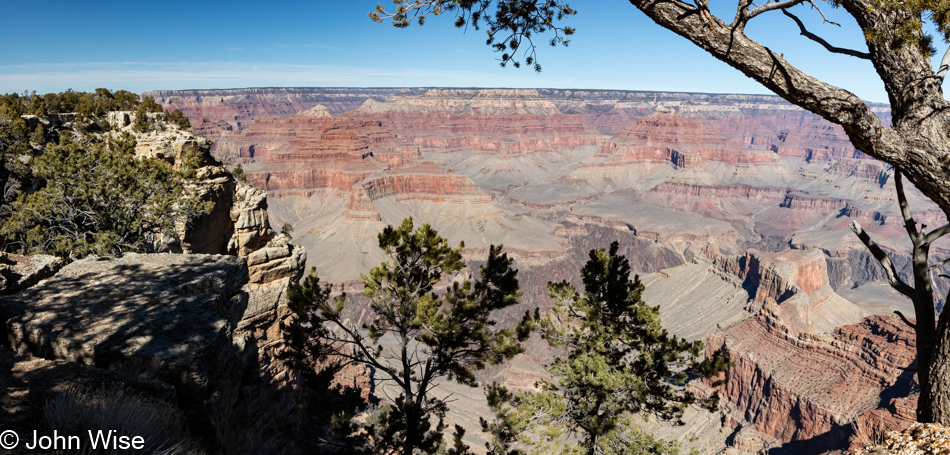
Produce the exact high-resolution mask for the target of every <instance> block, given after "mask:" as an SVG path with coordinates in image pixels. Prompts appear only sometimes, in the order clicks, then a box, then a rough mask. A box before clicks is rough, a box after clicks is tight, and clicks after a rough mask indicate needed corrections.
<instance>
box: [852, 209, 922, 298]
mask: <svg viewBox="0 0 950 455" xmlns="http://www.w3.org/2000/svg"><path fill="white" fill-rule="evenodd" d="M851 230H852V231H854V234H855V235H857V236H858V238H859V239H860V240H861V243H864V246H866V247H867V249H868V251H870V252H871V255H872V256H874V258H875V259H877V260H878V262H880V263H881V266H882V267H884V273H885V274H886V275H887V281H888V283H890V285H891V287H893V288H894V289H896V290H897V292H900V293H901V294H904V295H905V296H907V297H909V298H911V299H913V295H914V289H913V288H911V287H910V286H908V285H907V283H905V282H904V280H901V278H900V277H899V276H897V270H896V269H895V268H894V263H893V262H891V259H890V258H889V257H887V253H885V252H884V250H882V249H881V247H880V246H878V245H877V243H874V240H871V237H870V236H869V235H868V233H867V232H864V229H862V228H861V225H860V224H858V222H857V221H852V222H851Z"/></svg>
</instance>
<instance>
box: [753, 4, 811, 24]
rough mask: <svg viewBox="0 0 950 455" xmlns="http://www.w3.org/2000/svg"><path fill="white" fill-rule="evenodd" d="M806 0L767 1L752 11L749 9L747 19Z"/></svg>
mask: <svg viewBox="0 0 950 455" xmlns="http://www.w3.org/2000/svg"><path fill="white" fill-rule="evenodd" d="M805 1H806V0H785V1H781V2H775V3H766V4H764V5H762V6H757V7H755V9H753V10H752V11H749V13H748V14H746V15H745V20H746V21H748V20H749V19H752V18H753V17H755V16H758V15H759V14H762V13H767V12H769V11H775V10H777V9H781V10H784V9H785V8H791V7H793V6H795V5H799V4H802V3H805Z"/></svg>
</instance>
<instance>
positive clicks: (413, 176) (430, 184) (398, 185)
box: [362, 162, 491, 203]
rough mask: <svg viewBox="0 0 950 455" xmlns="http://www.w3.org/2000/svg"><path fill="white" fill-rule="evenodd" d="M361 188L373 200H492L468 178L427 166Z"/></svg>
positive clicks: (379, 178)
mask: <svg viewBox="0 0 950 455" xmlns="http://www.w3.org/2000/svg"><path fill="white" fill-rule="evenodd" d="M362 187H363V188H364V189H365V190H366V194H367V196H368V197H369V199H371V200H375V199H379V198H382V197H386V196H392V195H396V194H413V193H424V194H429V195H436V196H447V195H455V196H461V195H466V196H481V197H483V198H486V201H485V202H489V203H490V202H491V198H490V197H489V196H488V195H486V194H485V193H484V192H483V191H482V190H481V189H479V188H478V186H477V185H475V183H474V182H472V181H471V180H470V179H469V178H468V177H466V176H464V175H459V174H455V173H452V172H451V170H449V171H446V170H443V169H441V168H439V167H438V166H436V165H434V164H432V163H430V162H424V163H421V164H419V165H418V166H414V167H411V168H404V169H399V170H395V171H393V172H387V173H385V174H381V175H378V176H374V177H372V178H369V179H367V180H366V181H364V182H363V184H362Z"/></svg>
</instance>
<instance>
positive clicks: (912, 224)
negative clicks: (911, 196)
mask: <svg viewBox="0 0 950 455" xmlns="http://www.w3.org/2000/svg"><path fill="white" fill-rule="evenodd" d="M894 187H895V188H897V203H898V205H899V206H900V208H901V217H903V218H904V230H905V231H907V236H908V237H910V240H911V241H912V242H914V245H917V238H918V237H919V235H920V233H919V232H917V222H916V221H914V217H913V215H911V213H910V206H909V205H908V204H907V194H906V193H905V192H904V177H903V174H901V171H900V170H899V169H897V168H894Z"/></svg>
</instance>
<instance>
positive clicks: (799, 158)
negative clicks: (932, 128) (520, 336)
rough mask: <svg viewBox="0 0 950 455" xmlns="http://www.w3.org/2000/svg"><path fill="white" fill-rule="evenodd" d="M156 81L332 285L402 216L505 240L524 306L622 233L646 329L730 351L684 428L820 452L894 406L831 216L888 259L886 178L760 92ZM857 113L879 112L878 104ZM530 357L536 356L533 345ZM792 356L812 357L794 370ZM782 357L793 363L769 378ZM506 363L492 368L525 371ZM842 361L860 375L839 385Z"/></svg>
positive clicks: (828, 129) (479, 242)
mask: <svg viewBox="0 0 950 455" xmlns="http://www.w3.org/2000/svg"><path fill="white" fill-rule="evenodd" d="M157 95H159V98H160V101H161V102H163V103H164V104H165V105H166V106H168V107H177V108H181V109H182V110H183V112H185V113H186V115H189V117H190V118H191V119H192V123H193V124H194V125H196V129H197V130H198V131H207V132H208V134H210V135H212V138H213V139H214V140H215V146H214V150H213V153H214V154H215V156H216V157H218V158H219V159H222V160H223V161H225V162H227V163H230V165H232V166H233V165H236V164H240V165H241V166H242V169H243V171H244V173H245V174H246V176H247V180H248V182H249V183H250V184H252V185H254V186H255V187H257V188H260V189H261V190H263V191H265V192H266V193H267V195H268V201H269V203H268V207H267V209H268V210H269V213H270V216H271V218H272V220H273V222H274V223H275V225H279V224H283V223H290V224H291V225H292V226H293V235H294V237H295V241H296V242H299V243H301V244H302V245H304V246H305V247H306V248H307V249H308V251H310V252H311V254H310V255H308V262H307V267H310V266H314V267H316V268H317V271H318V274H320V276H321V277H322V278H323V279H325V280H328V281H329V282H332V283H339V284H340V285H342V287H343V288H344V289H346V290H348V291H353V290H358V289H359V284H358V277H359V273H361V272H362V273H365V271H366V270H368V269H369V268H370V267H372V266H375V265H377V264H378V263H379V262H380V261H382V260H383V259H384V258H383V257H382V255H381V254H380V252H379V250H378V248H377V247H376V234H377V233H378V232H379V231H380V230H381V229H382V227H383V226H385V225H386V224H396V223H399V222H400V221H401V220H402V219H403V218H405V217H407V216H412V217H414V219H416V220H417V221H421V222H427V223H430V224H432V226H433V227H435V228H436V229H437V230H438V231H439V232H440V233H441V234H443V235H445V236H446V237H447V238H449V239H450V241H452V242H458V241H464V242H465V246H466V249H465V253H464V254H465V255H466V257H467V258H468V259H478V258H480V257H481V256H483V255H484V252H485V251H487V247H488V246H489V245H492V244H504V245H505V249H506V251H509V252H510V253H511V255H512V256H513V257H514V258H515V259H516V264H517V266H518V267H519V269H521V270H522V272H521V273H522V274H523V276H524V277H525V286H526V290H525V296H524V299H523V300H524V302H525V303H524V306H525V307H528V306H531V305H534V306H540V307H542V308H546V307H547V305H549V302H547V298H546V297H545V289H544V282H545V281H546V280H547V279H552V280H555V279H570V280H577V270H579V269H580V267H581V265H582V264H583V262H584V261H585V260H586V252H587V250H589V249H590V248H595V247H605V246H607V244H609V239H610V238H616V239H622V249H623V251H624V252H625V254H627V255H628V256H630V257H636V258H641V259H644V260H638V261H635V264H636V265H635V271H637V272H640V273H642V274H643V277H644V281H645V282H646V283H647V284H648V288H647V292H646V294H645V295H647V296H649V299H651V300H650V301H653V302H656V304H659V305H660V306H661V311H662V312H663V313H662V315H663V319H664V321H665V325H666V326H667V327H668V328H670V329H671V330H677V331H680V332H682V333H683V334H685V336H688V337H689V338H690V339H706V340H707V345H708V346H709V349H724V350H727V351H728V352H730V354H732V355H733V358H734V359H735V361H736V366H735V367H734V368H733V369H732V370H730V373H728V375H727V377H726V379H727V384H726V386H725V388H724V389H722V391H723V394H724V396H725V398H726V400H724V402H723V407H722V409H721V411H720V417H721V418H720V419H718V420H716V421H709V423H708V424H706V423H704V424H702V425H700V424H699V423H696V424H695V425H692V424H691V425H688V428H700V427H702V428H707V429H709V431H708V432H707V433H702V435H701V437H700V436H698V437H699V440H701V441H707V442H709V441H712V443H713V444H714V445H716V444H719V445H720V446H721V447H720V448H723V449H724V448H725V447H726V446H729V447H731V448H730V449H729V450H733V452H732V453H741V452H749V453H754V452H758V451H760V450H771V449H777V450H785V451H786V452H785V453H811V452H812V451H821V450H832V449H834V450H837V449H840V448H842V447H846V446H847V445H848V444H850V443H851V441H852V440H853V437H854V432H853V430H851V428H852V426H851V425H852V424H854V425H864V424H866V423H867V422H869V421H870V420H873V419H875V418H880V419H883V420H886V421H887V422H890V423H889V425H891V424H892V425H894V426H899V425H901V424H902V423H901V422H904V420H902V419H904V416H906V415H907V414H906V410H907V409H908V407H912V404H909V403H910V402H908V401H907V400H909V398H907V397H909V396H912V393H913V381H912V379H911V378H908V377H907V376H906V374H904V373H902V370H898V369H897V367H899V366H906V365H907V364H909V363H910V360H912V359H908V358H907V355H908V352H911V351H912V350H911V349H910V348H909V347H908V345H907V344H906V342H905V341H906V340H905V338H906V336H905V335H906V329H904V328H901V327H899V324H896V325H895V324H894V323H893V321H892V320H891V319H888V318H885V317H879V316H874V315H875V314H879V313H880V314H888V313H891V312H892V311H894V310H895V309H899V310H902V311H905V312H906V311H907V302H906V301H905V300H903V299H902V298H901V297H900V296H897V295H895V294H893V293H889V292H887V291H886V289H887V288H886V287H881V286H880V283H879V282H878V281H877V280H878V279H879V278H880V277H881V275H880V270H879V266H878V265H877V264H876V263H875V262H874V260H873V258H871V257H870V256H869V255H868V254H867V253H866V251H864V247H863V245H861V244H860V242H857V241H856V239H855V238H854V236H853V234H852V233H851V232H850V230H849V229H848V224H849V223H850V222H851V221H858V222H860V223H861V224H862V225H863V227H864V229H865V230H867V231H868V232H870V233H871V235H872V236H874V237H875V240H876V241H877V242H878V243H879V244H880V245H881V246H882V247H883V248H885V249H886V251H888V252H889V254H891V257H892V259H893V260H894V262H895V264H897V265H898V267H899V269H900V273H902V274H905V275H906V274H907V271H908V270H907V261H906V260H905V259H903V256H904V255H906V254H907V249H908V246H907V242H906V239H905V238H904V237H905V235H906V234H904V233H903V228H902V227H901V223H900V221H899V220H900V216H899V210H898V208H897V206H896V204H895V201H896V199H895V193H894V186H893V179H892V178H891V173H890V171H889V170H888V167H887V166H886V165H883V164H882V163H879V162H877V161H874V160H871V159H869V158H868V157H867V156H865V155H864V154H862V153H861V152H860V151H858V150H855V149H854V148H853V146H851V144H850V142H849V141H848V139H847V136H846V135H845V134H844V132H843V131H842V130H841V128H840V127H837V126H833V125H830V124H828V123H827V122H825V121H824V120H822V119H820V118H818V117H817V116H815V115H812V114H810V113H807V112H803V111H801V110H800V109H798V108H797V107H794V106H792V105H790V104H788V103H786V102H784V101H782V100H780V99H778V98H776V97H773V96H765V95H712V94H695V93H693V94H691V93H659V92H630V91H598V90H549V89H545V90H526V89H510V90H509V89H486V90H480V89H247V90H232V91H208V92H200V93H199V92H158V93H157ZM873 108H874V109H875V111H876V112H877V113H878V115H879V116H881V117H882V118H883V119H884V121H885V123H887V122H888V121H889V111H888V109H887V108H886V106H882V105H875V106H873ZM908 198H909V200H910V203H911V205H912V207H913V209H914V210H915V213H916V214H919V220H920V221H921V222H926V224H928V225H930V226H937V225H940V224H942V223H945V222H946V220H945V218H944V217H943V215H942V214H941V213H940V211H939V209H937V207H936V206H935V205H934V204H933V203H931V202H930V201H928V200H926V199H925V198H923V197H922V196H921V195H920V194H919V193H917V192H916V191H913V190H911V191H910V192H909V193H908ZM935 248H936V250H935V255H941V254H944V252H948V251H950V249H948V248H947V246H946V245H944V244H941V245H937V246H936V247H935ZM940 286H946V285H943V284H941V285H940ZM941 290H944V289H943V288H941ZM519 311H523V308H521V309H519ZM674 333H676V332H674ZM707 337H708V338H707ZM902 340H904V341H902ZM901 343H904V344H901ZM529 352H530V353H532V355H533V356H536V357H537V358H535V359H534V360H533V361H535V362H540V361H541V359H543V358H544V356H545V355H548V353H546V352H547V351H545V350H544V349H540V348H539V347H532V348H531V349H529ZM810 364H813V365H817V366H818V367H817V368H814V369H807V368H804V367H802V368H803V369H798V370H796V369H795V368H798V366H801V365H804V366H807V365H810ZM787 365H796V367H795V368H792V367H791V366H789V367H788V369H787V371H783V368H785V366H787ZM519 368H520V367H513V369H514V371H513V372H511V373H510V376H511V377H520V378H522V379H524V377H528V376H530V374H534V373H530V374H529V373H528V371H533V370H531V369H530V368H527V367H525V368H524V369H520V370H519ZM792 372H796V373H795V374H805V375H807V376H806V377H808V378H809V381H806V382H802V381H800V380H793V379H791V377H790V376H787V375H786V373H788V374H792ZM499 374H500V373H499ZM526 375H527V376H526ZM851 376H853V377H855V378H860V381H858V383H860V384H861V385H860V386H853V387H852V386H850V385H847V384H845V382H846V381H844V380H843V379H842V378H847V377H851ZM499 377H504V375H502V376H499ZM843 381H844V382H843ZM811 383H813V384H811ZM875 397H876V398H875ZM901 400H903V401H901ZM462 406H464V403H463V404H462ZM694 418H695V419H697V420H695V422H700V420H701V418H700V417H694ZM713 420H715V419H713ZM703 425H706V426H705V427H703ZM713 427H715V428H717V430H716V431H715V432H713V431H712V428H713ZM719 430H723V431H722V432H720V431H719ZM696 431H698V432H700V430H696ZM702 431H706V430H702ZM700 433H701V432H700ZM700 433H696V434H697V435H699V434H700ZM713 433H716V434H718V433H722V434H725V435H728V437H723V438H719V439H717V438H718V436H712V435H713ZM822 435H828V436H827V437H826V436H822ZM688 436H689V434H679V435H678V436H676V437H688ZM819 440H820V441H819ZM803 447H804V449H801V448H803ZM798 449H801V450H805V451H806V452H795V450H798ZM735 451H739V452H735Z"/></svg>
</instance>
